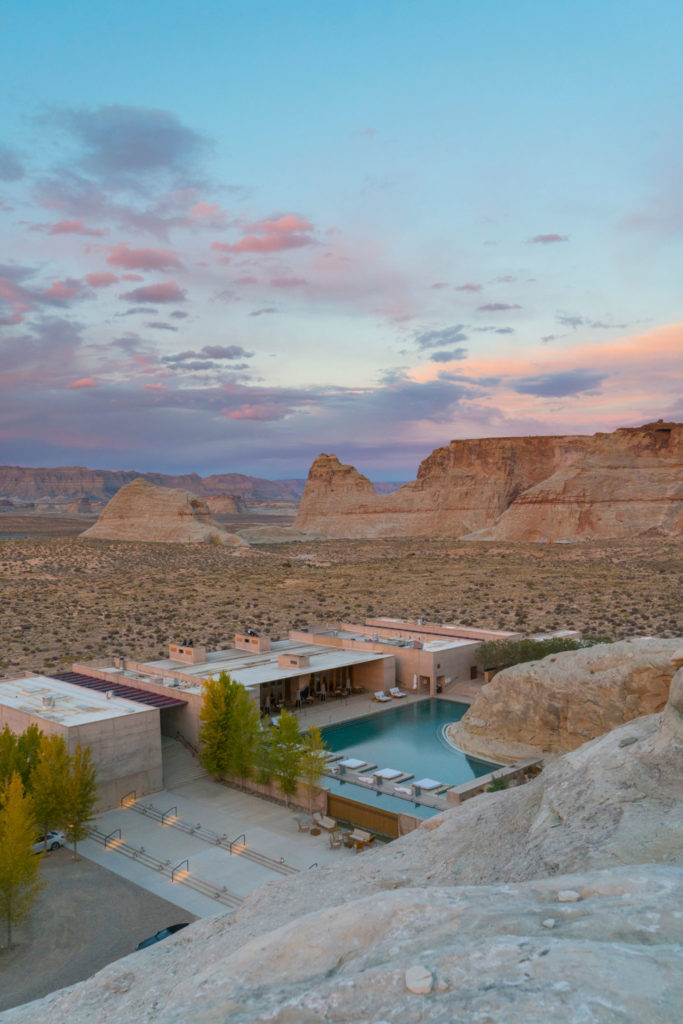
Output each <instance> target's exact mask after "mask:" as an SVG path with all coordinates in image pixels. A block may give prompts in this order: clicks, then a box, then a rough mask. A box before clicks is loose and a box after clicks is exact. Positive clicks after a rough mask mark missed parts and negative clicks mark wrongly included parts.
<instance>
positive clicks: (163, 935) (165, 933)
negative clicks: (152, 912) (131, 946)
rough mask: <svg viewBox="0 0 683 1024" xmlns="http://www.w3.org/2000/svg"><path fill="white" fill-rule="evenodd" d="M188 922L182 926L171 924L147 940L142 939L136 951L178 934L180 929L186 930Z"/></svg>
mask: <svg viewBox="0 0 683 1024" xmlns="http://www.w3.org/2000/svg"><path fill="white" fill-rule="evenodd" d="M189 923H190V922H189V921H185V923H184V924H172V925H169V927H168V928H162V929H161V931H160V932H157V933H156V935H152V936H150V938H149V939H143V940H142V942H138V944H137V946H136V947H135V948H136V949H146V948H147V946H153V945H154V943H155V942H161V940H162V939H167V938H168V937H169V935H174V934H175V932H179V931H180V929H181V928H187V926H188V924H189Z"/></svg>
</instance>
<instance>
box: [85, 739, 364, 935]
mask: <svg viewBox="0 0 683 1024" xmlns="http://www.w3.org/2000/svg"><path fill="white" fill-rule="evenodd" d="M178 746H180V745H179V744H174V747H178ZM181 750H182V754H180V753H178V751H177V750H174V751H173V753H172V754H171V758H172V761H173V771H175V772H176V773H177V774H176V777H181V776H182V773H184V772H185V771H186V770H187V761H186V759H185V758H184V757H183V756H182V755H187V758H189V759H190V764H191V763H192V761H193V759H192V757H191V755H190V754H187V752H186V751H184V750H183V748H181ZM167 751H168V745H167V744H166V743H165V744H164V759H165V763H166V755H167ZM165 777H166V772H165ZM138 802H139V803H142V804H152V805H153V806H154V807H155V808H157V809H158V810H161V811H166V810H169V809H170V808H172V807H175V808H176V812H175V813H176V814H177V817H178V818H180V819H182V820H183V821H185V822H192V823H193V824H195V825H197V826H199V825H201V826H203V827H204V828H206V829H211V830H212V831H213V832H217V833H218V834H219V835H226V836H227V837H228V839H236V838H237V837H238V836H239V835H240V834H242V833H244V834H245V835H246V846H247V849H248V850H250V851H251V850H253V851H256V852H257V853H259V854H264V855H265V858H271V859H272V860H274V861H275V862H277V863H279V862H280V858H282V859H283V861H284V863H285V864H287V865H290V866H291V867H293V868H296V869H298V870H299V871H307V870H308V869H309V868H311V867H312V866H313V865H316V866H319V865H323V864H330V863H336V864H339V863H341V862H342V861H344V862H345V863H346V864H347V866H348V869H349V871H350V872H353V863H354V860H355V858H356V857H357V856H361V857H370V856H372V851H371V850H367V851H364V852H362V853H360V854H356V853H354V851H353V850H351V849H347V848H345V847H343V846H342V847H341V848H338V849H332V848H331V847H330V844H329V838H328V834H327V833H326V832H324V831H323V832H322V833H321V834H320V835H319V836H312V835H310V833H308V832H299V830H298V825H297V821H296V816H297V813H300V812H297V811H295V810H290V809H288V808H286V807H283V806H282V805H280V804H276V803H271V802H269V801H266V800H262V799H260V798H259V797H256V796H252V795H251V794H248V793H242V792H240V791H238V790H234V789H230V788H227V787H226V786H221V785H218V784H216V783H215V782H214V781H213V780H212V779H210V778H208V777H207V776H204V777H202V778H198V779H194V780H191V781H189V782H185V783H182V784H180V785H177V786H174V788H167V789H164V790H162V791H161V792H159V793H154V794H150V795H148V796H145V797H143V798H142V799H141V800H140V801H138ZM94 824H95V825H96V827H97V828H98V829H99V830H100V831H101V832H102V833H104V834H105V835H106V834H108V833H111V832H113V831H114V830H115V829H120V830H121V839H122V841H123V842H124V843H125V844H126V845H127V846H128V847H134V848H135V849H137V850H140V849H141V848H144V852H145V853H146V854H149V855H151V856H152V857H154V858H157V859H158V860H159V861H162V862H164V863H165V862H166V861H169V864H170V866H171V867H175V866H176V865H179V864H181V862H182V861H184V860H188V861H189V871H190V874H191V875H194V876H195V877H197V878H199V879H201V880H202V881H204V882H208V883H210V885H212V886H216V887H217V888H219V889H222V888H223V887H225V888H226V889H227V891H228V892H229V893H230V894H233V895H234V896H236V897H241V898H244V897H245V896H247V895H248V894H249V893H250V892H252V891H253V890H254V889H257V888H259V887H260V886H262V885H267V884H272V885H287V884H288V879H287V877H283V876H282V875H281V874H280V873H279V872H278V871H276V870H273V868H272V867H268V866H267V864H264V863H263V862H259V861H258V858H257V859H256V860H251V859H249V858H247V857H243V856H238V855H237V854H233V855H231V854H230V853H229V852H228V850H226V849H224V848H222V847H220V846H216V845H210V844H209V843H207V842H206V841H204V840H202V839H201V838H199V837H198V836H196V835H188V834H187V833H186V832H184V831H182V830H179V829H177V828H173V827H172V826H170V825H161V824H160V823H159V822H157V821H155V820H154V819H153V818H151V817H149V816H147V815H144V814H141V813H139V811H135V810H133V809H132V808H130V807H129V808H118V809H115V810H111V811H106V812H105V813H104V814H101V815H99V816H98V817H97V819H96V821H95V822H94ZM78 848H79V852H80V853H82V854H83V856H84V857H87V858H88V859H89V860H92V861H94V862H95V863H97V864H100V865H102V866H103V867H106V868H108V869H109V870H110V871H114V872H116V873H117V874H119V875H121V876H122V877H124V878H127V879H129V880H130V881H132V882H135V883H136V884H137V885H140V886H142V887H143V888H144V889H147V890H148V891H149V892H152V893H154V894H155V895H157V896H160V897H161V898H162V899H165V900H169V901H170V902H172V903H175V904H176V905H177V906H179V907H183V908H184V909H186V910H189V911H190V912H191V913H193V914H196V915H197V916H198V917H206V916H209V915H211V914H216V913H225V912H226V911H225V907H223V906H221V905H220V904H219V903H217V902H215V901H214V900H213V899H210V898H208V897H207V896H204V895H202V894H200V893H197V892H195V891H194V890H192V889H190V888H188V887H187V886H185V885H182V884H180V883H178V882H172V881H171V880H170V879H169V878H166V877H164V876H163V875H162V874H161V873H160V872H159V871H154V870H152V869H150V868H148V867H145V866H144V865H143V864H141V863H139V862H138V861H137V860H133V859H131V858H130V857H127V856H124V855H123V854H121V853H117V852H116V847H115V846H113V847H108V848H106V849H105V848H103V846H102V845H100V844H99V843H97V842H95V841H94V840H91V839H88V840H86V841H85V842H83V843H81V844H79V847H78ZM350 877H351V875H350ZM311 884H312V885H314V882H313V877H311Z"/></svg>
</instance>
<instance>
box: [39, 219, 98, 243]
mask: <svg viewBox="0 0 683 1024" xmlns="http://www.w3.org/2000/svg"><path fill="white" fill-rule="evenodd" d="M48 233H49V234H50V235H91V236H92V237H94V238H101V237H102V235H103V234H104V233H105V232H104V231H101V230H100V229H99V228H88V227H86V226H85V225H84V223H83V219H82V218H81V217H77V218H76V220H60V221H58V222H57V223H56V224H53V225H52V227H51V228H50V230H49V232H48Z"/></svg>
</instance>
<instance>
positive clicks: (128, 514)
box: [81, 479, 247, 548]
mask: <svg viewBox="0 0 683 1024" xmlns="http://www.w3.org/2000/svg"><path fill="white" fill-rule="evenodd" d="M81 536H82V537H88V538H90V539H94V540H128V541H155V542H157V543H173V544H201V543H216V544H230V545H233V546H234V547H236V548H237V547H245V548H246V547H247V544H246V542H245V541H244V540H242V538H241V537H237V536H236V535H235V534H232V533H228V532H227V531H226V530H224V529H223V528H222V527H221V526H219V525H218V524H217V523H215V522H214V521H213V519H212V518H211V513H210V512H209V509H208V508H207V506H206V505H205V504H204V502H203V501H202V500H201V499H200V498H197V497H196V496H195V495H194V494H190V492H189V491H184V490H181V489H180V488H175V487H174V488H169V487H157V486H156V485H155V484H151V483H149V482H148V481H147V480H143V479H138V480H133V482H132V483H130V484H126V486H125V487H122V488H121V490H120V491H118V493H117V494H115V495H114V497H113V498H112V499H111V501H110V502H109V503H108V505H107V506H106V507H105V508H104V509H103V510H102V513H101V515H100V517H99V519H98V520H97V522H96V523H95V525H94V526H91V527H90V529H89V530H86V531H85V532H84V533H82V534H81Z"/></svg>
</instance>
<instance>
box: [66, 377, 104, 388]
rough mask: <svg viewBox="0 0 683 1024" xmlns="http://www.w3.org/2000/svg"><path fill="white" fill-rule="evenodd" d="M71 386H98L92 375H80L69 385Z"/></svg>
mask: <svg viewBox="0 0 683 1024" xmlns="http://www.w3.org/2000/svg"><path fill="white" fill-rule="evenodd" d="M68 386H69V388H96V387H97V381H95V380H93V379H92V377H79V378H78V380H75V381H74V382H73V384H69V385H68Z"/></svg>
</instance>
